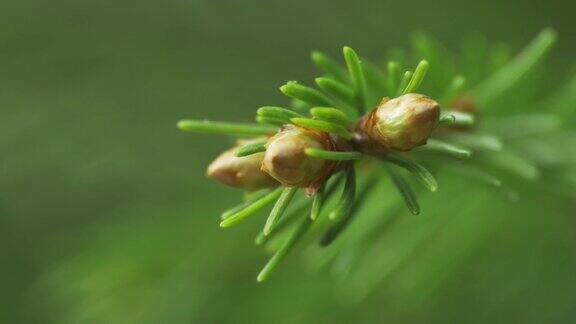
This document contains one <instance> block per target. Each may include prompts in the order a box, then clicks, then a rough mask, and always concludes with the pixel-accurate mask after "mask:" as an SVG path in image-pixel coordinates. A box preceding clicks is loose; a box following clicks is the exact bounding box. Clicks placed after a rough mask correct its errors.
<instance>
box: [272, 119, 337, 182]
mask: <svg viewBox="0 0 576 324" xmlns="http://www.w3.org/2000/svg"><path fill="white" fill-rule="evenodd" d="M306 148H318V149H323V150H332V149H334V147H333V144H332V140H331V138H330V136H329V135H328V134H326V133H322V132H318V131H314V130H310V129H306V128H302V127H296V126H292V125H288V126H285V127H284V128H283V129H282V131H280V132H279V133H278V134H276V135H275V136H273V137H271V138H270V139H269V140H268V143H267V144H266V153H265V155H264V163H263V164H262V169H263V170H264V171H265V172H267V173H268V174H270V175H271V176H272V177H274V178H275V179H276V180H278V181H279V182H281V183H282V184H284V185H286V186H297V187H317V185H319V184H321V182H322V181H324V180H325V179H326V178H327V177H328V176H329V175H330V174H331V173H332V171H333V169H334V163H332V162H329V161H326V160H323V159H319V158H314V157H310V156H308V155H306V153H305V152H304V150H305V149H306ZM313 191H314V190H313V189H312V192H313Z"/></svg>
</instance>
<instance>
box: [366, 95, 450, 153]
mask: <svg viewBox="0 0 576 324" xmlns="http://www.w3.org/2000/svg"><path fill="white" fill-rule="evenodd" d="M439 118H440V106H439V105H438V103H437V102H436V101H434V100H432V99H430V98H429V97H427V96H424V95H421V94H415V93H409V94H405V95H403V96H400V97H398V98H394V99H391V100H388V98H384V99H383V100H382V102H380V104H379V105H378V107H376V108H375V109H374V110H373V111H372V112H371V113H370V114H368V115H367V116H365V117H364V118H363V119H362V120H361V121H360V123H359V126H358V128H359V129H358V130H359V133H360V134H361V135H360V137H359V138H358V141H359V142H360V146H361V147H363V148H364V149H365V150H367V151H368V152H370V153H377V154H381V153H389V152H394V151H401V152H402V151H410V150H411V149H413V148H415V147H417V146H420V145H424V144H426V141H427V140H428V137H430V134H431V133H432V131H433V130H434V128H435V127H436V124H437V123H438V119H439Z"/></svg>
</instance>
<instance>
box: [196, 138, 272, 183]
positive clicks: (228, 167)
mask: <svg viewBox="0 0 576 324" xmlns="http://www.w3.org/2000/svg"><path fill="white" fill-rule="evenodd" d="M261 140H262V139H256V140H251V141H239V142H238V144H237V145H236V146H235V147H233V148H231V149H230V150H228V151H226V152H224V153H222V154H221V155H220V156H218V157H217V158H216V160H214V161H213V162H212V163H211V164H210V165H209V166H208V170H207V172H206V174H207V175H208V177H210V178H212V179H215V180H216V181H219V182H221V183H223V184H225V185H229V186H232V187H236V188H242V189H245V190H250V191H252V190H258V189H262V188H266V187H273V186H276V185H278V182H276V181H275V180H274V179H273V178H272V177H270V176H269V175H268V174H267V173H265V172H263V171H262V170H261V166H262V160H263V158H264V153H256V154H252V155H249V156H245V157H236V151H237V150H238V149H239V148H240V147H242V146H244V145H246V144H250V143H254V142H257V141H261Z"/></svg>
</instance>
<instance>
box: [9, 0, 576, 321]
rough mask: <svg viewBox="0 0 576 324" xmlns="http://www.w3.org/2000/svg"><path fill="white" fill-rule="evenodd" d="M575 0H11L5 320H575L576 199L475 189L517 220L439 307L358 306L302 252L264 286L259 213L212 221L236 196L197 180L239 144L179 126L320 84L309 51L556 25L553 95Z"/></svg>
mask: <svg viewBox="0 0 576 324" xmlns="http://www.w3.org/2000/svg"><path fill="white" fill-rule="evenodd" d="M574 9H575V7H574V6H573V4H572V3H570V2H569V1H566V0H553V1H538V0H528V1H520V0H515V1H514V0H499V1H495V0H488V1H475V2H466V1H377V0H373V1H368V0H359V1H339V0H320V1H310V0H308V1H300V0H298V1H262V0H247V1H206V0H165V1H132V0H130V1H129V0H121V1H108V0H50V1H47V0H4V1H2V2H1V3H0V84H1V86H0V134H1V136H0V151H1V152H2V154H1V157H0V256H1V259H0V322H2V323H52V322H53V323H260V322H273V323H323V322H330V323H338V322H359V323H362V322H367V323H369V322H383V321H385V320H388V321H392V322H395V323H399V322H404V323H412V322H439V323H440V322H441V323H448V322H459V323H462V322H469V323H470V322H474V323H476V322H477V323H485V322H507V321H523V322H530V323H553V322H554V323H560V322H569V321H573V320H576V289H574V288H576V275H575V273H576V272H575V270H576V261H575V260H574V259H575V258H576V253H575V252H576V246H575V244H576V222H575V221H574V213H575V212H574V207H573V206H574V205H573V204H572V205H570V204H567V205H558V202H557V201H556V200H554V199H547V197H546V193H545V192H544V191H541V192H539V191H535V190H526V191H527V192H526V198H525V199H520V200H519V202H518V203H516V204H514V205H513V206H511V205H510V203H508V202H506V201H500V200H494V199H493V198H491V196H489V193H485V192H482V191H481V190H479V191H478V192H477V193H476V194H477V195H478V197H483V198H482V199H485V200H482V199H481V200H480V202H479V203H477V205H479V206H477V207H476V209H477V211H478V212H477V213H476V214H475V215H481V214H482V211H483V209H482V208H484V211H485V212H486V213H491V214H498V211H499V212H500V213H501V215H503V216H504V217H507V219H509V221H507V225H506V226H503V227H502V228H501V229H500V230H498V231H495V232H494V233H493V234H491V235H490V236H489V239H488V240H483V241H482V242H481V243H480V244H478V245H477V248H475V249H470V250H466V251H465V253H464V256H463V258H462V260H460V262H459V263H458V266H456V265H454V268H450V271H449V272H448V270H446V271H447V272H446V273H447V274H449V275H446V276H445V278H443V281H442V285H441V286H440V287H441V288H439V289H438V290H437V292H436V293H435V294H434V295H430V296H429V297H422V296H420V294H419V291H418V290H417V289H416V290H414V289H412V290H410V289H398V288H397V287H396V288H397V289H394V287H393V286H394V285H393V284H392V285H390V284H389V285H384V286H383V287H382V288H378V289H377V290H378V292H377V293H376V294H374V295H373V296H372V297H369V298H367V299H365V300H363V301H362V302H361V303H358V302H352V301H350V300H348V299H347V297H346V296H345V295H342V294H341V293H340V292H339V290H337V289H336V288H335V285H334V282H333V280H332V278H331V277H330V275H328V274H327V273H325V272H322V271H319V272H314V271H309V269H308V268H307V267H306V265H305V262H301V261H300V258H299V257H298V256H297V254H296V255H293V256H291V257H290V258H289V259H288V260H287V262H286V263H284V264H283V266H282V267H281V269H280V271H278V272H277V273H276V274H275V275H274V277H273V278H272V279H273V280H271V281H270V282H267V283H266V284H257V283H256V281H255V275H256V273H257V271H258V270H259V268H260V267H261V266H262V264H263V263H264V262H265V260H266V258H267V255H266V253H265V252H264V251H262V250H261V249H257V248H255V247H254V246H253V242H252V239H253V233H255V231H256V230H257V229H258V228H259V226H260V225H261V221H262V220H261V219H253V220H250V221H249V222H247V223H246V224H243V225H242V226H238V227H236V228H233V229H230V230H221V229H220V228H219V227H218V225H217V224H218V215H219V213H220V212H221V211H222V210H223V209H225V208H226V207H227V206H231V205H233V204H234V203H235V202H236V201H238V199H239V198H240V197H241V193H240V192H238V191H236V190H233V189H228V188H224V187H222V186H220V185H218V184H216V183H214V182H211V181H209V180H207V179H205V177H204V170H205V166H206V165H207V164H208V163H209V162H210V161H211V159H212V158H213V157H214V156H216V155H217V154H218V153H219V152H220V151H222V150H223V149H224V148H225V147H227V146H228V145H229V144H230V140H229V139H226V138H222V137H212V136H204V135H198V136H191V135H190V134H182V133H179V132H178V131H177V130H176V128H175V123H176V121H177V120H178V119H180V118H184V117H191V118H209V119H217V120H230V121H247V120H251V119H252V116H253V111H254V109H255V108H256V107H259V106H261V105H263V104H275V103H282V102H285V99H284V98H283V97H282V96H281V94H280V93H279V91H278V90H277V88H278V86H280V85H281V84H283V83H284V82H285V81H286V80H292V79H298V80H303V81H310V80H311V77H312V76H313V75H315V73H316V72H315V70H314V68H313V66H312V64H311V63H310V62H309V59H308V58H309V52H310V51H311V50H314V49H319V50H323V51H325V52H327V53H330V54H333V55H334V56H336V55H338V54H339V53H340V49H341V47H342V46H343V45H351V46H353V47H355V48H356V49H357V50H359V51H360V52H361V53H363V55H364V56H367V57H370V58H374V59H379V58H381V57H382V56H383V55H384V53H385V49H386V48H388V47H389V46H402V45H406V44H408V41H409V35H410V34H411V33H412V32H415V31H425V32H428V33H430V34H432V35H434V36H435V37H436V38H438V39H439V40H441V41H442V42H444V43H445V44H446V45H447V47H449V48H457V46H458V44H459V40H460V39H461V38H462V37H464V36H466V35H467V34H469V33H472V32H480V33H482V34H484V35H486V36H487V37H488V38H490V39H492V40H494V41H502V42H506V43H508V44H510V46H511V48H513V49H519V48H520V47H521V46H522V45H524V44H525V43H526V42H528V41H529V40H530V39H531V38H532V37H533V36H534V35H535V34H536V33H537V32H538V31H539V30H540V29H542V28H543V27H546V26H552V27H554V28H555V29H556V30H557V31H558V32H559V36H560V41H559V43H558V45H557V47H556V48H555V51H554V52H553V53H552V55H551V56H550V58H549V59H548V60H547V61H548V64H549V65H548V67H549V69H548V70H546V71H547V73H548V74H549V75H550V76H552V78H551V80H556V81H552V83H549V84H548V87H552V88H553V87H554V82H558V81H557V80H559V79H554V78H553V77H554V76H557V75H558V74H559V73H561V72H563V71H566V70H568V69H570V68H572V67H573V63H574V62H573V60H574V53H576V27H575V26H574V22H573V19H574V17H573V12H574ZM454 185H455V186H456V187H455V188H456V189H452V190H453V192H454V191H456V192H457V191H458V190H461V189H462V190H464V189H466V188H467V187H466V185H465V184H460V186H459V187H458V183H456V182H455V184H454ZM449 193H450V191H449V190H448V191H447V193H446V195H448V194H449ZM476 194H475V195H476ZM437 195H443V193H442V192H439V193H438V194H437ZM444 199H446V200H448V198H447V197H446V196H445V197H444ZM456 203H461V204H462V205H465V204H466V203H465V202H454V204H456ZM425 205H426V203H425ZM434 206H435V205H434V202H429V203H428V204H427V207H432V208H434ZM488 206H489V207H490V208H488ZM446 248H447V249H450V244H447V245H446ZM431 262H432V261H431ZM424 266H425V264H424ZM420 268H422V269H420V270H425V269H424V268H423V267H422V264H420ZM409 270H411V271H414V269H409ZM443 271H444V270H442V272H443ZM421 272H422V271H421ZM424 272H425V271H424ZM419 273H420V272H418V271H416V272H414V274H413V276H414V280H415V281H417V280H418V279H421V278H422V277H421V276H422V275H421V274H419ZM389 286H392V287H389ZM387 287H388V288H387ZM399 300H400V301H402V302H398V301H399Z"/></svg>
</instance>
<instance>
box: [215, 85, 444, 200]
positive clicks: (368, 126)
mask: <svg viewBox="0 0 576 324" xmlns="http://www.w3.org/2000/svg"><path fill="white" fill-rule="evenodd" d="M439 116H440V108H439V105H438V103H437V102H436V101H434V100H432V99H430V98H428V97H426V96H424V95H421V94H413V93H410V94H406V95H403V96H401V97H398V98H395V99H389V98H387V97H385V98H384V99H382V101H381V102H380V104H379V105H378V106H377V107H376V108H374V110H372V111H371V112H369V113H367V114H366V115H364V116H363V117H362V118H361V119H360V120H359V121H358V122H357V123H356V124H355V125H354V124H352V126H350V128H351V130H352V135H353V136H352V138H351V139H350V140H345V139H343V138H341V137H340V136H337V135H333V134H330V133H328V132H324V131H319V130H316V129H311V128H305V127H300V126H295V125H291V124H287V125H284V126H283V127H282V128H281V129H280V131H278V132H277V133H276V134H275V135H273V136H271V137H270V138H268V139H267V141H266V143H265V144H264V148H265V152H264V153H256V154H252V155H250V156H246V157H236V156H235V153H236V151H237V149H238V148H239V145H237V146H236V147H235V148H232V149H231V150H229V151H226V152H225V153H223V154H222V155H221V156H219V157H218V158H217V159H216V160H215V161H214V162H213V163H212V164H211V165H210V166H209V168H208V176H209V177H211V178H214V179H216V180H218V181H220V182H222V183H224V184H227V185H230V186H234V187H240V188H244V189H246V190H256V189H261V188H264V187H270V186H274V185H277V184H278V183H280V184H282V185H284V186H288V187H303V188H307V190H308V193H309V194H314V193H315V192H316V191H317V190H318V189H319V188H320V187H321V185H322V184H323V183H324V182H325V181H326V180H327V179H328V178H330V176H331V175H332V174H333V173H335V172H336V171H339V170H341V169H342V167H343V166H345V165H346V164H347V163H345V162H342V161H330V160H325V159H321V158H317V157H312V156H309V155H308V154H306V149H310V148H312V149H321V150H325V151H333V152H340V151H350V150H351V148H353V149H355V150H357V151H358V152H360V153H362V154H367V155H385V154H388V153H393V152H405V151H410V150H412V149H413V148H415V147H418V146H420V145H424V144H426V141H427V139H428V138H429V137H430V134H431V133H432V131H433V130H434V128H435V127H436V125H437V123H438V120H439ZM260 140H261V139H260ZM255 141H257V140H255ZM242 144H250V142H244V143H242Z"/></svg>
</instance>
